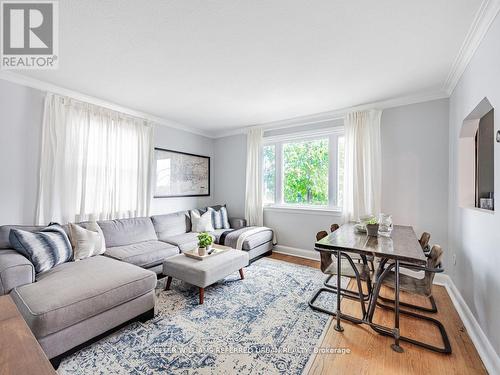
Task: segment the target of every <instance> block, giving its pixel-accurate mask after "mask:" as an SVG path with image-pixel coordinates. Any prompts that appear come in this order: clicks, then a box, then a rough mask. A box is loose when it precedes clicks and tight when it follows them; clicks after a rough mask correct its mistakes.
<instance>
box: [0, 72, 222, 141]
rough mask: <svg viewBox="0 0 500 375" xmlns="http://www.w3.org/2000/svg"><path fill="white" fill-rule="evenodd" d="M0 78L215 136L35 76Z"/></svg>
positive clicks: (1, 75) (10, 74) (8, 74)
mask: <svg viewBox="0 0 500 375" xmlns="http://www.w3.org/2000/svg"><path fill="white" fill-rule="evenodd" d="M0 79H2V80H5V81H9V82H12V83H16V84H19V85H22V86H27V87H31V88H34V89H37V90H40V91H48V92H52V93H54V94H58V95H64V96H69V97H72V98H74V99H77V100H81V101H84V102H87V103H91V104H95V105H98V106H101V107H105V108H109V109H112V110H114V111H117V112H122V113H125V114H127V115H130V116H134V117H140V118H143V119H145V120H148V121H151V122H153V123H155V124H157V125H161V126H166V127H169V128H173V129H177V130H182V131H186V132H189V133H192V134H196V135H201V136H203V137H207V138H214V136H213V134H211V133H209V132H205V131H202V130H199V129H196V128H192V127H189V126H185V125H182V124H179V123H178V122H175V121H172V120H169V119H165V118H162V117H157V116H153V115H150V114H148V113H145V112H141V111H137V110H135V109H131V108H127V107H123V106H121V105H119V104H116V103H113V102H109V101H106V100H103V99H100V98H97V97H94V96H91V95H86V94H83V93H81V92H78V91H74V90H70V89H67V88H65V87H62V86H58V85H55V84H52V83H49V82H46V81H41V80H38V79H35V78H31V77H28V76H25V75H22V74H19V73H13V72H10V71H2V72H0Z"/></svg>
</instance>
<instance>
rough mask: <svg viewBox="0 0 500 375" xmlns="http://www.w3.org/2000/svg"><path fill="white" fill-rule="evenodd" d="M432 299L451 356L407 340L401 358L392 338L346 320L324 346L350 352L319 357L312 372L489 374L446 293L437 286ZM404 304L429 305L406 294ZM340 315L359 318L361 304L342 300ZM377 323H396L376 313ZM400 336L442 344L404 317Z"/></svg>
mask: <svg viewBox="0 0 500 375" xmlns="http://www.w3.org/2000/svg"><path fill="white" fill-rule="evenodd" d="M271 258H274V259H279V260H284V261H287V262H292V263H296V264H301V265H305V266H309V267H315V268H319V262H317V261H313V260H308V259H303V258H298V257H293V256H289V255H283V254H277V253H274V254H273V255H272V256H271ZM349 287H350V288H355V287H354V282H353V281H351V282H350V283H349ZM383 295H386V296H391V293H390V289H387V288H386V289H384V290H383ZM391 297H393V295H392V296H391ZM434 298H435V299H436V304H437V307H438V310H439V312H438V313H437V314H428V315H429V316H432V317H434V318H436V319H438V320H440V321H441V322H442V323H443V324H444V326H445V328H446V331H447V333H448V337H449V339H450V342H451V347H452V350H453V353H452V354H451V355H444V354H438V353H434V352H431V351H428V350H425V349H422V348H419V347H417V346H414V345H411V344H408V343H405V342H402V343H401V346H402V347H403V348H404V350H405V351H404V353H401V354H398V353H395V352H394V351H392V349H391V348H390V344H392V343H393V342H394V340H393V339H391V338H388V337H384V336H381V335H378V334H377V333H375V332H374V331H373V330H372V329H371V328H369V327H367V326H365V325H362V326H359V325H354V324H350V323H348V322H343V327H344V332H343V333H338V332H336V331H335V330H334V329H333V324H331V325H330V327H328V330H327V332H326V334H325V336H324V338H323V342H322V344H321V345H320V347H322V348H345V349H349V350H350V354H316V357H315V358H314V361H313V362H312V365H311V367H310V369H309V374H311V375H312V374H314V375H317V374H321V375H324V374H333V373H335V374H447V375H449V374H486V373H487V372H486V369H485V368H484V365H483V363H482V361H481V358H480V357H479V354H478V353H477V351H476V348H475V347H474V345H473V344H472V341H471V339H470V338H469V335H468V334H467V332H466V330H465V327H464V326H463V324H462V321H461V319H460V317H459V316H458V313H457V311H456V310H455V307H454V306H453V303H452V302H451V299H450V297H449V296H448V293H447V292H446V289H445V288H444V287H441V286H435V287H434ZM401 300H402V301H405V302H410V303H413V304H425V300H422V299H420V297H416V296H410V295H408V294H405V293H402V295H401ZM342 311H343V312H345V313H348V314H352V315H355V316H360V312H361V309H360V307H359V302H355V301H351V300H348V299H346V298H344V299H343V300H342ZM419 313H420V312H419ZM422 314H425V313H422ZM375 321H376V322H377V323H381V324H385V325H388V326H390V325H391V323H392V322H393V321H394V314H393V313H392V312H391V311H387V310H382V309H377V312H376V313H375ZM401 334H403V335H406V336H411V337H415V338H417V339H419V340H422V341H428V342H430V343H433V344H436V345H441V342H440V335H439V331H438V330H437V328H435V327H433V326H430V325H429V324H428V323H425V322H421V321H418V320H415V319H412V318H409V317H405V316H401Z"/></svg>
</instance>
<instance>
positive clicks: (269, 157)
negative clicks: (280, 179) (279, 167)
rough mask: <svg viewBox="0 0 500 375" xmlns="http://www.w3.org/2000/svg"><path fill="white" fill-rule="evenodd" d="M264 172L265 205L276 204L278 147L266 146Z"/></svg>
mask: <svg viewBox="0 0 500 375" xmlns="http://www.w3.org/2000/svg"><path fill="white" fill-rule="evenodd" d="M263 164H264V172H263V187H264V195H263V201H264V205H268V204H272V203H274V199H275V194H276V146H275V145H266V146H264V156H263Z"/></svg>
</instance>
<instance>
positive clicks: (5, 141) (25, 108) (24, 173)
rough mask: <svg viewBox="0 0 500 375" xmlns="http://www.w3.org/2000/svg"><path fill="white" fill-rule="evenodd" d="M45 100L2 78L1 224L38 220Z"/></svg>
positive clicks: (0, 125) (0, 101)
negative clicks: (37, 200)
mask: <svg viewBox="0 0 500 375" xmlns="http://www.w3.org/2000/svg"><path fill="white" fill-rule="evenodd" d="M43 100H44V94H43V93H42V92H41V91H39V90H34V89H31V88H27V87H24V86H20V85H16V84H13V83H9V82H6V81H3V80H0V134H1V136H0V176H1V177H0V225H2V224H33V223H34V222H35V207H36V199H37V194H38V171H39V159H40V157H39V156H40V146H41V134H42V116H43Z"/></svg>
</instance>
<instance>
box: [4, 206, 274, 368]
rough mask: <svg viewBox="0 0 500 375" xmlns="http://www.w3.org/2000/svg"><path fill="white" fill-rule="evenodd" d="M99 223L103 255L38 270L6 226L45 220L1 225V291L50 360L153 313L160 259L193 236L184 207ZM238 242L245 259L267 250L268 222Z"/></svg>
mask: <svg viewBox="0 0 500 375" xmlns="http://www.w3.org/2000/svg"><path fill="white" fill-rule="evenodd" d="M216 207H217V206H216ZM230 222H231V226H234V227H235V228H232V229H229V230H228V229H224V230H221V229H219V230H216V231H215V232H214V233H212V236H213V237H214V239H215V241H216V242H218V241H220V240H221V239H222V238H223V237H224V233H226V234H227V233H231V232H237V231H238V230H239V231H241V230H244V229H243V227H245V221H244V220H242V219H232V220H231V221H230ZM85 224H86V223H80V225H81V226H83V227H85ZM98 224H99V226H100V228H101V229H102V232H103V234H104V238H105V241H106V252H105V253H104V254H103V255H98V256H94V257H91V258H87V259H83V260H80V261H77V262H66V263H63V264H60V265H58V266H56V267H54V268H52V269H51V270H49V271H46V272H43V273H40V274H38V275H35V271H34V266H33V264H31V262H30V261H29V260H28V259H27V258H25V257H24V256H23V255H21V254H19V253H18V252H16V251H15V250H13V249H11V246H10V242H9V233H10V230H11V229H12V228H19V229H23V230H28V231H37V230H40V229H42V228H43V226H12V225H4V226H0V295H3V294H10V295H11V297H12V299H13V300H14V302H15V303H16V305H17V307H18V309H19V310H20V312H21V314H22V315H23V317H24V319H25V320H26V322H27V323H28V325H29V327H30V328H31V330H32V331H33V333H34V335H35V337H36V338H37V340H38V341H39V343H40V345H41V346H42V348H43V350H44V351H45V353H46V354H47V357H48V358H49V359H51V361H52V362H53V364H55V365H57V363H58V362H59V361H60V359H62V357H64V356H65V355H67V354H68V353H69V352H71V351H74V350H76V349H78V348H79V347H81V346H85V345H86V344H88V343H89V342H91V341H93V340H94V339H95V338H96V337H99V336H100V335H103V334H106V333H107V332H108V331H110V330H113V329H116V328H117V327H120V326H122V325H123V324H126V323H128V322H130V321H132V320H137V319H140V320H147V319H150V318H151V317H153V315H154V306H155V292H154V290H155V286H156V280H157V275H159V274H161V272H162V263H163V260H164V259H166V258H168V257H171V256H173V255H176V254H179V253H180V252H182V251H185V250H189V249H192V248H193V247H195V246H196V244H197V238H196V236H197V233H195V232H191V220H190V217H189V212H188V211H183V212H177V213H172V214H166V215H156V216H152V217H142V218H130V219H119V220H108V221H99V222H98ZM241 246H242V250H245V251H247V252H248V254H249V257H250V259H256V258H257V257H259V256H262V255H264V254H266V253H269V252H271V251H272V248H273V233H272V230H270V229H268V228H267V229H262V230H260V231H259V232H258V233H253V234H252V235H250V236H247V237H246V238H245V240H244V241H243V242H242V244H241Z"/></svg>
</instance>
